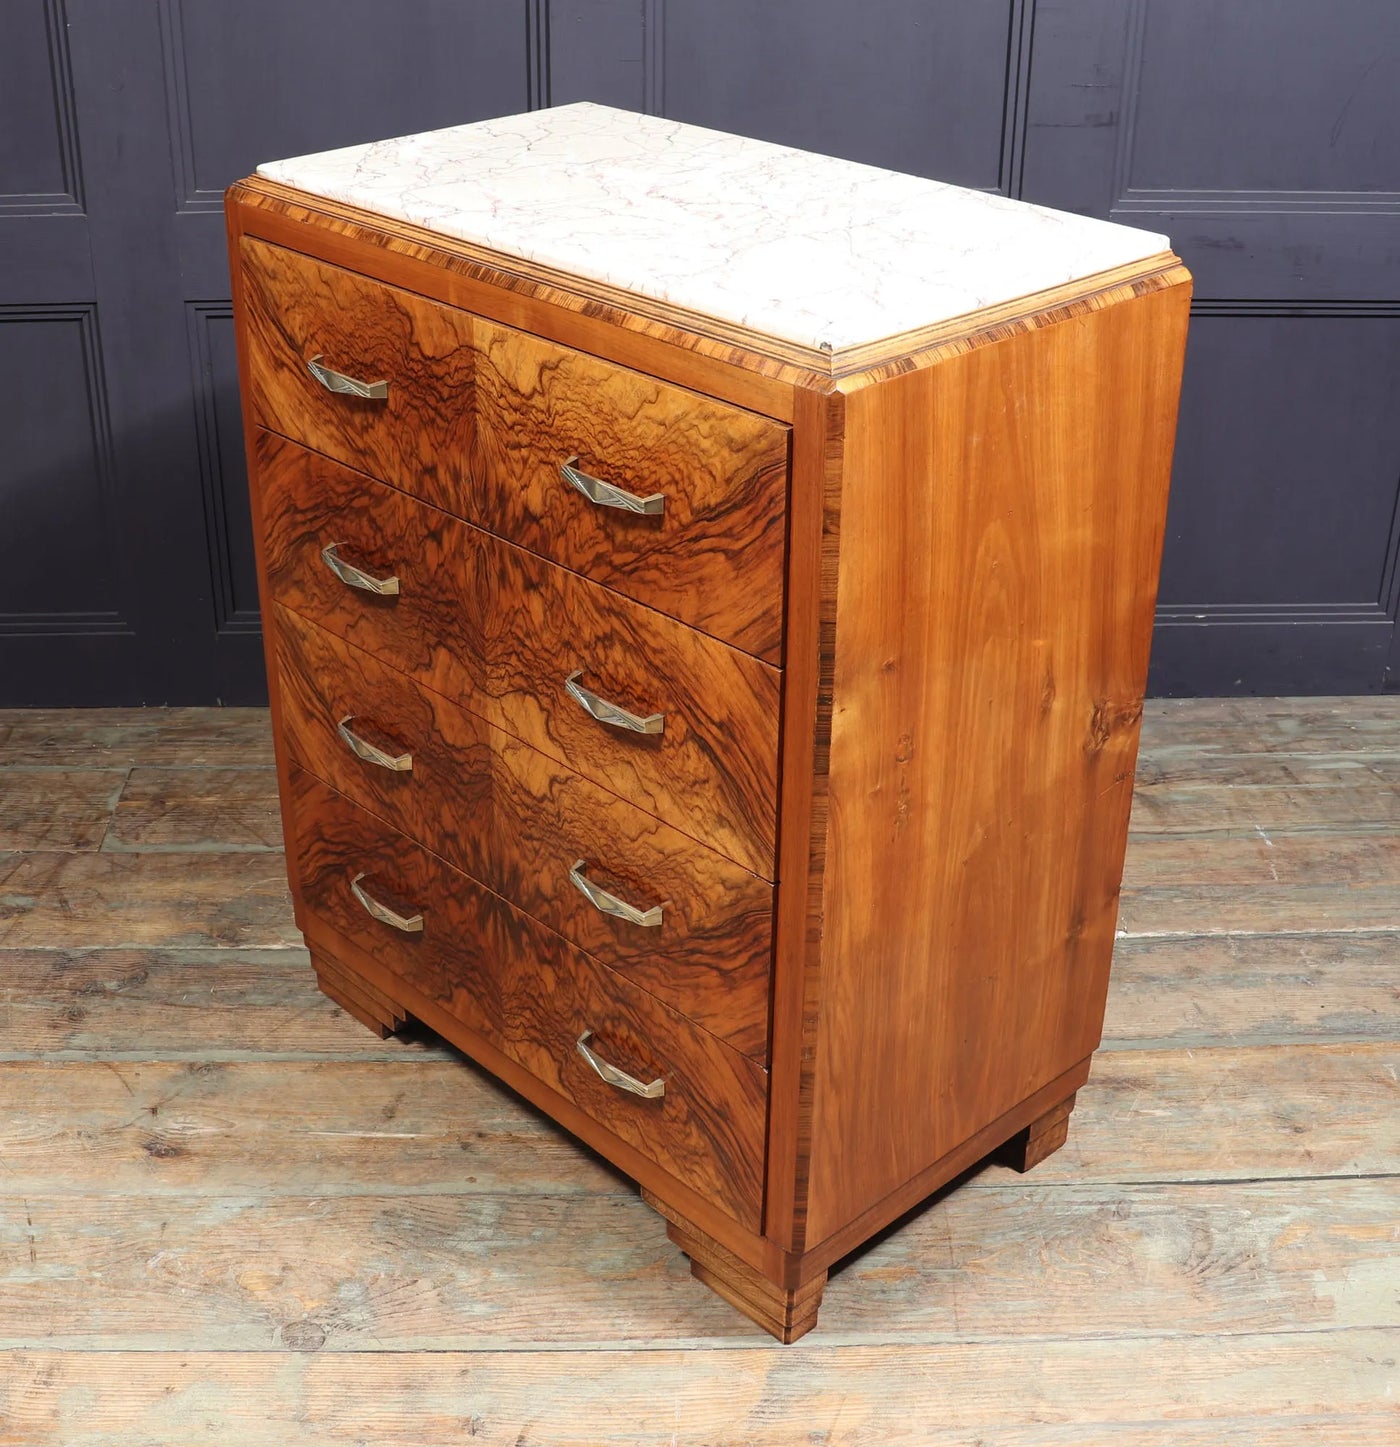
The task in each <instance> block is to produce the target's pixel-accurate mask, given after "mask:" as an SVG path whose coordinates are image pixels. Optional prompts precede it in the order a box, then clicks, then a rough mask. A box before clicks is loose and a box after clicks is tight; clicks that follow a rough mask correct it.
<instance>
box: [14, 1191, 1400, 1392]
mask: <svg viewBox="0 0 1400 1447" xmlns="http://www.w3.org/2000/svg"><path fill="white" fill-rule="evenodd" d="M159 1168H160V1163H159V1162H153V1166H152V1169H153V1171H155V1170H158V1169H159ZM1318 1194H1319V1187H1318V1186H1317V1185H1316V1184H1315V1183H1312V1182H1279V1181H1269V1182H1262V1183H1256V1184H1248V1185H1246V1184H1241V1185H1237V1186H1234V1187H1232V1188H1231V1192H1230V1197H1229V1199H1228V1200H1225V1199H1222V1196H1221V1191H1220V1188H1219V1187H1218V1186H1217V1185H1215V1184H1213V1183H1203V1184H1198V1185H1193V1186H1181V1185H1171V1186H1128V1187H1118V1186H1114V1187H1074V1186H1065V1187H1063V1188H1061V1190H1060V1191H1058V1192H1055V1193H1051V1192H1048V1191H1038V1190H1027V1189H1023V1188H1022V1187H1021V1186H1019V1185H1012V1186H1008V1187H1005V1188H1002V1189H1000V1190H996V1191H992V1190H986V1191H975V1192H973V1191H960V1192H952V1193H950V1194H949V1195H948V1197H947V1198H946V1199H945V1200H944V1201H942V1202H941V1203H940V1204H939V1206H938V1207H937V1209H935V1210H930V1211H926V1212H924V1213H922V1214H921V1215H919V1216H917V1217H916V1218H914V1219H912V1220H910V1221H909V1222H908V1223H906V1225H905V1226H904V1228H903V1229H901V1230H900V1231H898V1232H895V1233H892V1234H891V1235H889V1236H888V1237H886V1238H884V1239H883V1240H881V1241H879V1242H878V1243H876V1244H874V1245H872V1246H871V1247H870V1249H869V1250H868V1251H866V1252H864V1253H862V1254H861V1255H860V1256H858V1257H856V1258H854V1259H853V1260H852V1261H850V1262H849V1263H847V1265H846V1266H845V1267H844V1268H843V1269H842V1270H840V1271H838V1272H835V1273H833V1275H832V1276H831V1278H830V1280H829V1281H828V1283H827V1287H826V1296H825V1301H824V1304H823V1308H822V1322H821V1326H820V1328H819V1332H820V1331H822V1330H824V1331H826V1332H828V1333H830V1335H831V1338H832V1339H834V1340H836V1341H842V1340H844V1341H846V1342H848V1343H851V1344H856V1343H859V1342H862V1341H865V1342H887V1341H898V1342H900V1343H902V1344H904V1345H906V1346H915V1345H919V1344H921V1343H932V1342H943V1343H956V1342H966V1341H969V1340H979V1339H981V1340H1003V1341H1008V1342H1013V1341H1014V1342H1016V1343H1017V1344H1018V1345H1019V1346H1020V1347H1021V1349H1022V1351H1023V1352H1025V1351H1033V1350H1035V1348H1036V1345H1037V1344H1038V1343H1039V1341H1040V1340H1042V1339H1043V1338H1044V1337H1046V1336H1047V1335H1048V1336H1053V1337H1056V1338H1059V1339H1061V1340H1064V1339H1073V1338H1085V1337H1093V1338H1099V1339H1101V1338H1103V1337H1105V1336H1109V1337H1113V1336H1127V1335H1138V1334H1140V1333H1141V1331H1142V1329H1143V1325H1144V1322H1170V1323H1171V1326H1172V1331H1173V1333H1174V1334H1175V1335H1177V1336H1181V1337H1191V1338H1194V1339H1195V1342H1196V1347H1197V1350H1198V1351H1204V1350H1207V1349H1208V1344H1210V1345H1211V1346H1213V1345H1214V1341H1215V1339H1217V1338H1218V1337H1219V1336H1220V1335H1222V1334H1224V1335H1232V1334H1234V1333H1237V1332H1277V1333H1303V1332H1307V1333H1309V1334H1344V1333H1347V1332H1350V1331H1355V1330H1361V1331H1366V1330H1376V1329H1386V1328H1393V1327H1394V1325H1395V1321H1394V1308H1393V1300H1394V1292H1395V1290H1396V1289H1397V1288H1400V1252H1397V1250H1396V1248H1397V1245H1400V1225H1397V1222H1396V1220H1395V1212H1394V1182H1393V1181H1374V1180H1371V1181H1367V1180H1351V1181H1335V1182H1330V1183H1328V1185H1327V1187H1326V1189H1325V1201H1326V1211H1325V1212H1319V1211H1318V1210H1317V1208H1316V1203H1317V1200H1318ZM31 1246H32V1247H33V1251H34V1256H33V1258H32V1259H31V1257H30V1254H29V1252H30V1247H31ZM620 1298H622V1299H625V1301H626V1311H625V1312H623V1311H620V1310H619V1299H620ZM311 1325H314V1326H315V1327H316V1329H317V1331H318V1332H319V1334H320V1343H321V1349H322V1350H324V1351H327V1352H339V1351H355V1350H362V1351H363V1350H371V1349H372V1350H377V1351H382V1352H392V1351H415V1350H416V1351H422V1350H433V1349H442V1348H448V1349H451V1348H456V1349H458V1350H465V1349H470V1348H472V1347H483V1348H489V1347H493V1346H500V1345H502V1344H505V1343H510V1344H512V1345H515V1346H517V1347H523V1346H525V1345H526V1344H529V1343H533V1342H538V1341H540V1340H542V1339H550V1340H553V1341H555V1342H556V1343H558V1344H559V1345H561V1346H562V1345H574V1346H579V1347H582V1346H590V1345H591V1346H608V1345H617V1344H619V1343H624V1342H632V1343H649V1344H650V1343H658V1342H667V1341H669V1342H676V1343H678V1344H679V1343H683V1342H694V1341H696V1340H697V1339H698V1340H702V1341H713V1342H715V1343H723V1342H725V1341H746V1342H747V1343H748V1344H750V1345H752V1346H758V1345H761V1344H762V1345H766V1344H765V1343H762V1342H761V1339H760V1338H759V1334H758V1331H757V1330H756V1329H755V1327H754V1326H753V1325H751V1324H750V1323H749V1322H748V1321H745V1320H744V1319H743V1318H742V1317H741V1316H740V1315H739V1314H738V1313H737V1312H735V1311H734V1310H732V1308H731V1307H729V1306H728V1305H725V1304H724V1303H722V1302H720V1301H718V1300H716V1299H715V1298H714V1297H713V1296H712V1295H711V1293H710V1292H708V1291H705V1290H702V1289H701V1288H700V1287H698V1286H696V1285H695V1284H694V1282H693V1281H692V1279H691V1277H690V1274H689V1272H688V1271H687V1269H686V1267H685V1264H684V1261H683V1260H682V1258H681V1256H680V1254H679V1253H678V1252H677V1251H676V1249H675V1247H674V1246H673V1245H672V1244H671V1243H670V1242H669V1241H668V1240H667V1239H666V1237H665V1236H664V1235H663V1233H662V1232H661V1231H660V1230H658V1229H657V1226H656V1217H655V1216H654V1215H653V1214H652V1212H651V1211H650V1209H649V1208H648V1207H646V1206H645V1205H643V1203H642V1202H641V1201H640V1200H638V1199H637V1198H636V1197H635V1196H631V1197H622V1196H604V1197H590V1196H568V1197H558V1198H549V1197H541V1196H533V1195H515V1196H491V1195H478V1194H469V1193H458V1194H455V1195H454V1194H447V1195H432V1194H418V1195H411V1194H360V1195H338V1196H326V1197H317V1196H310V1197H307V1196H280V1197H272V1198H267V1197H256V1196H247V1195H239V1194H237V1193H229V1194H226V1195H223V1196H214V1197H211V1196H206V1195H201V1194H198V1193H193V1194H184V1195H179V1194H172V1195H169V1196H162V1197H160V1198H159V1199H158V1203H157V1204H156V1206H155V1209H152V1207H151V1204H150V1203H147V1202H144V1201H140V1200H132V1199H130V1198H129V1197H124V1196H120V1195H107V1196H101V1197H83V1196H43V1195H41V1196H30V1197H25V1198H23V1199H18V1198H15V1197H12V1196H9V1195H7V1196H6V1197H5V1198H4V1199H3V1200H0V1350H13V1349H17V1348H26V1347H32V1346H35V1345H39V1344H43V1345H45V1346H48V1347H68V1348H78V1347H88V1348H92V1347H96V1346H98V1345H100V1344H103V1343H105V1344H106V1345H107V1346H108V1347H109V1348H117V1349H128V1350H129V1349H133V1348H139V1349H144V1350H148V1351H171V1350H186V1351H188V1350H201V1349H203V1350H210V1349H216V1348H218V1349H222V1350H226V1351H250V1350H251V1351H257V1350H261V1349H263V1348H265V1347H266V1346H267V1344H268V1343H269V1341H272V1342H281V1343H284V1344H285V1345H287V1346H291V1345H292V1344H293V1343H294V1342H295V1340H296V1339H297V1337H298V1336H299V1335H300V1333H301V1332H302V1331H304V1330H309V1327H310V1326H311ZM820 1339H821V1337H820V1335H817V1336H814V1337H812V1338H810V1340H814V1341H816V1340H820ZM1218 1349H1220V1350H1224V1351H1226V1354H1228V1347H1222V1348H1218ZM580 1370H581V1371H586V1370H587V1367H586V1366H583V1367H581V1368H580Z"/></svg>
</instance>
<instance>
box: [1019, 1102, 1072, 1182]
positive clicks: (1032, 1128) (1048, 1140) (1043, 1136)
mask: <svg viewBox="0 0 1400 1447" xmlns="http://www.w3.org/2000/svg"><path fill="white" fill-rule="evenodd" d="M1073 1110H1074V1096H1070V1098H1069V1099H1068V1100H1062V1101H1061V1102H1060V1103H1059V1105H1055V1106H1051V1108H1050V1109H1049V1110H1047V1111H1046V1112H1045V1114H1044V1115H1038V1116H1037V1117H1036V1118H1035V1119H1034V1120H1033V1121H1032V1122H1031V1123H1030V1124H1029V1125H1028V1126H1027V1127H1026V1128H1025V1130H1023V1131H1019V1132H1018V1133H1017V1134H1016V1135H1014V1136H1012V1137H1011V1139H1010V1140H1009V1141H1007V1143H1006V1145H1005V1146H1004V1147H1003V1152H1002V1159H1003V1160H1005V1161H1006V1162H1007V1164H1008V1165H1009V1166H1011V1168H1012V1169H1013V1170H1014V1171H1017V1172H1018V1173H1020V1174H1022V1175H1024V1174H1025V1172H1027V1171H1033V1170H1034V1169H1035V1168H1036V1167H1037V1166H1038V1165H1039V1164H1040V1163H1041V1162H1042V1161H1044V1160H1046V1159H1048V1158H1049V1157H1050V1156H1052V1155H1054V1154H1055V1152H1056V1151H1057V1150H1059V1149H1060V1147H1061V1146H1062V1145H1064V1143H1065V1141H1066V1140H1068V1139H1069V1118H1070V1114H1071V1112H1072V1111H1073Z"/></svg>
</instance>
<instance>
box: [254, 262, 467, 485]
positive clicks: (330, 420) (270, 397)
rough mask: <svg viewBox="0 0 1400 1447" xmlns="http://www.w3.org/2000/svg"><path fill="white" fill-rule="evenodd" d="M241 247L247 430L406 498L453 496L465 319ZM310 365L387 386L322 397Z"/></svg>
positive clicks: (459, 470)
mask: <svg viewBox="0 0 1400 1447" xmlns="http://www.w3.org/2000/svg"><path fill="white" fill-rule="evenodd" d="M240 248H241V257H242V278H243V299H244V306H245V315H246V324H245V328H246V329H245V332H244V341H245V346H246V351H247V366H248V384H249V395H248V397H247V399H246V404H247V405H248V407H249V408H250V410H251V412H252V415H253V416H254V417H255V418H256V419H257V421H258V422H259V423H261V424H262V425H263V426H266V427H271V428H273V429H274V430H276V431H278V432H281V433H283V434H284V435H286V436H287V437H294V438H296V439H297V440H298V441H301V442H304V443H306V444H307V446H309V447H314V448H316V449H317V450H318V451H321V452H324V453H327V454H328V455H329V456H331V457H338V458H339V459H340V460H341V461H342V462H352V463H354V464H355V465H356V466H357V467H362V468H364V469H365V470H366V471H367V472H372V473H374V474H375V475H376V476H377V477H384V478H388V479H389V480H391V481H394V482H398V483H400V484H401V485H403V486H406V487H407V486H411V487H412V488H413V490H415V491H418V490H427V491H430V492H434V493H438V494H441V495H444V496H446V495H452V494H455V493H456V492H458V491H459V490H460V488H461V485H462V478H463V475H464V474H463V470H464V465H465V459H466V458H467V457H469V456H470V454H471V445H472V422H473V413H472V371H473V365H474V361H475V355H476V354H475V352H474V351H473V350H472V344H471V343H472V334H471V327H472V319H471V317H470V316H468V315H467V313H466V312H460V311H456V310H454V309H453V308H452V307H445V306H440V305H438V304H437V303H436V302H431V301H427V300H426V299H425V298H423V297H420V296H415V295H414V294H413V293H412V292H407V291H400V290H399V289H398V288H397V287H392V286H385V285H384V284H383V283H382V282H378V281H370V280H369V279H368V278H366V277H363V276H359V275H357V274H356V273H355V272H353V271H343V270H342V269H341V268H340V267H337V266H326V265H324V264H323V263H322V262H319V261H312V260H311V259H310V257H306V256H300V255H298V254H297V253H296V252H295V251H287V250H285V249H284V248H283V247H280V246H269V245H268V244H267V243H266V242H263V241H254V240H252V239H251V238H249V237H244V238H243V240H242V241H241V242H240ZM317 357H319V358H320V359H321V361H320V363H318V365H321V366H324V367H328V368H331V369H333V370H334V371H335V372H338V373H340V374H342V375H344V376H347V377H350V378H353V379H354V380H355V381H357V382H362V383H379V382H383V383H386V384H387V385H386V387H385V393H386V395H384V396H382V397H359V396H355V395H352V394H351V393H348V392H333V391H330V390H328V389H327V388H326V386H324V385H323V384H322V383H321V382H318V381H317V379H316V378H315V377H314V376H313V375H312V374H311V371H310V369H309V368H308V366H307V363H308V362H310V361H312V360H314V359H315V358H317ZM332 380H333V379H332Z"/></svg>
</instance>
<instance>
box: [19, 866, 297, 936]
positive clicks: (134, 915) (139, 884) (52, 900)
mask: <svg viewBox="0 0 1400 1447" xmlns="http://www.w3.org/2000/svg"><path fill="white" fill-rule="evenodd" d="M98 940H100V941H101V942H102V943H103V944H104V945H106V946H108V947H113V946H116V947H126V948H130V947H141V946H146V947H149V946H152V945H167V946H184V945H192V946H214V947H217V946H226V947H228V948H230V949H235V948H242V949H248V948H259V947H268V946H271V947H277V946H287V945H297V946H300V944H301V936H300V935H299V934H298V933H297V930H296V927H295V925H294V924H293V922H292V909H291V895H290V894H289V892H288V890H287V874H286V868H285V865H284V864H283V861H282V857H281V855H280V854H204V855H201V856H200V857H199V863H198V865H197V866H196V865H194V864H192V863H191V860H190V856H189V855H184V854H49V853H44V854H9V855H0V947H6V948H25V947H38V948H41V949H62V948H75V947H82V946H85V945H91V944H93V943H94V941H98Z"/></svg>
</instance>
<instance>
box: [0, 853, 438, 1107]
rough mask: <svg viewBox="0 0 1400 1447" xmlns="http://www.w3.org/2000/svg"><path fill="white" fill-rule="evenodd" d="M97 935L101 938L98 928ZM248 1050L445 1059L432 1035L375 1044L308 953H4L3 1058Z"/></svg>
mask: <svg viewBox="0 0 1400 1447" xmlns="http://www.w3.org/2000/svg"><path fill="white" fill-rule="evenodd" d="M190 867H192V866H191V865H190V863H189V861H186V868H187V869H188V868H190ZM285 908H286V901H285V900H284V901H283V909H284V912H285ZM92 935H93V937H95V938H98V939H101V938H102V937H103V936H102V935H101V933H100V931H99V930H98V929H97V928H96V927H94V928H93V929H92ZM249 1052H251V1053H253V1054H255V1055H257V1056H259V1057H261V1058H265V1059H272V1060H308V1059H309V1060H316V1059H330V1058H342V1057H343V1058H346V1059H352V1060H355V1059H359V1060H366V1059H387V1060H397V1059H400V1058H402V1057H404V1056H405V1055H408V1056H412V1057H414V1058H423V1059H425V1060H427V1059H445V1058H447V1052H446V1049H445V1047H443V1046H441V1045H435V1044H432V1043H430V1042H429V1041H428V1040H426V1039H413V1040H408V1041H395V1042H393V1043H392V1044H391V1045H389V1046H386V1047H385V1048H383V1049H379V1048H378V1047H376V1046H374V1045H373V1044H372V1043H371V1042H370V1041H368V1040H366V1039H365V1038H364V1036H363V1032H362V1031H361V1030H360V1029H359V1027H358V1026H352V1025H351V1024H349V1023H348V1022H347V1021H346V1020H344V1019H343V1018H342V1017H340V1015H339V1014H338V1012H337V1011H336V1009H335V1007H334V1006H333V1005H331V1004H329V1003H328V1002H327V1001H325V1000H322V999H321V998H320V997H319V996H318V995H317V994H316V992H315V988H314V985H313V984H312V980H311V974H310V967H309V965H308V963H307V957H306V951H305V950H302V949H295V948H293V949H287V948H283V949H249V950H220V949H208V948H200V947H197V946H195V947H191V946H185V947H174V948H172V947H160V946H158V947H156V948H150V949H121V948H101V947H98V948H95V949H52V948H51V949H4V950H0V1059H12V1058H22V1057H25V1056H30V1055H34V1054H41V1055H42V1056H43V1058H44V1059H45V1060H50V1061H52V1060H83V1059H89V1060H90V1059H93V1058H94V1057H100V1058H101V1059H102V1060H103V1061H104V1062H105V1061H112V1060H119V1059H125V1058H130V1057H134V1058H137V1059H139V1060H141V1061H153V1060H194V1059H198V1060H202V1061H205V1062H213V1063H219V1062H221V1061H224V1060H230V1059H236V1058H237V1059H241V1058H244V1057H245V1056H246V1055H247V1054H248V1053H249ZM21 1098H23V1097H21Z"/></svg>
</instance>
